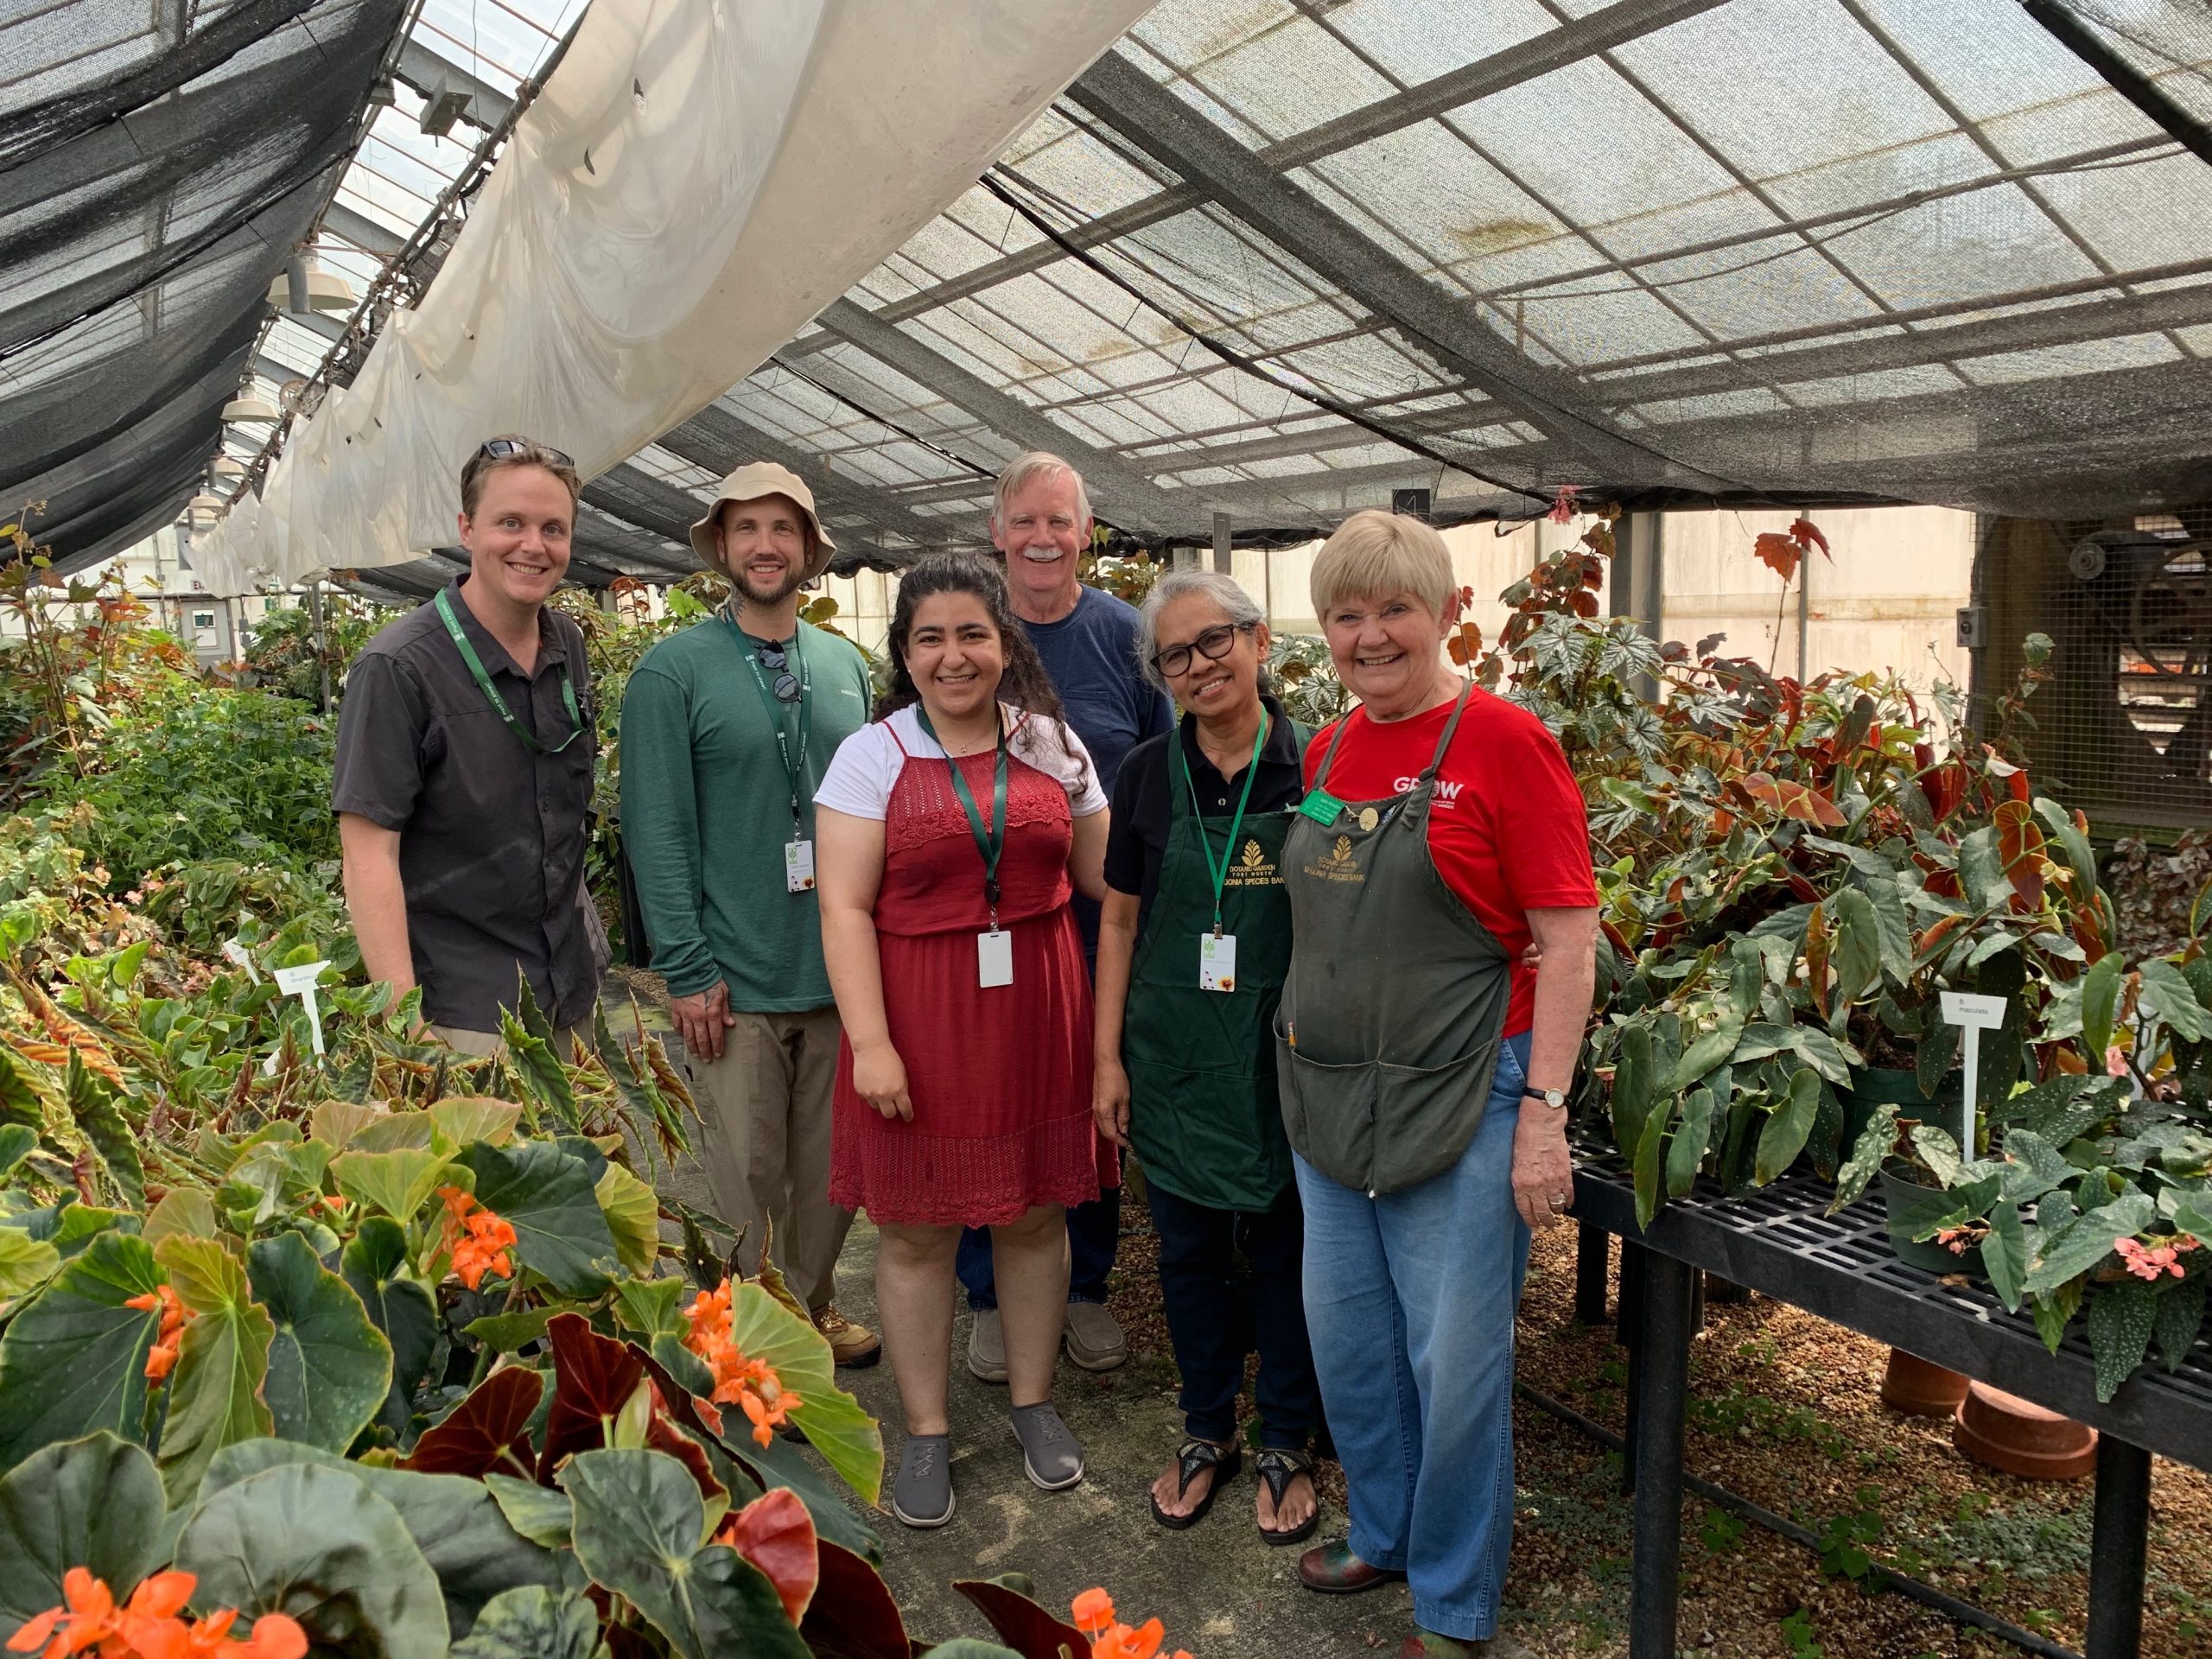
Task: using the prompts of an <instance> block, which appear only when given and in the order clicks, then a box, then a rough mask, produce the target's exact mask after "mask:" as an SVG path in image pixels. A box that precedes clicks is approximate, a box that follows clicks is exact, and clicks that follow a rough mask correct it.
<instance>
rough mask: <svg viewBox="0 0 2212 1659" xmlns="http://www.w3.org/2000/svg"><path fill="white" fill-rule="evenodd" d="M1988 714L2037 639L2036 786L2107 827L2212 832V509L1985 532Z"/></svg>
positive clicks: (2043, 522)
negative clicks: (2046, 652) (2043, 671)
mask: <svg viewBox="0 0 2212 1659" xmlns="http://www.w3.org/2000/svg"><path fill="white" fill-rule="evenodd" d="M1979 535H1980V550H1979V556H1978V562H1977V567H1978V571H1979V575H1978V579H1977V584H1976V586H1977V590H1978V594H1979V599H1980V604H1979V606H1978V607H1977V608H1978V611H1979V613H1980V618H1981V619H1982V626H1986V628H1987V630H1988V633H1989V638H1988V644H1987V646H1986V649H1984V650H1983V651H1982V652H1980V653H1979V661H1980V667H1979V669H1978V671H1977V677H1976V691H1977V693H1978V695H1979V698H1980V702H1981V704H1982V706H1983V707H1984V708H1985V709H1991V708H1993V705H1994V699H1995V698H1996V697H1997V696H2000V695H2001V694H2002V693H2003V692H2004V690H2005V689H2006V688H2007V687H2008V686H2010V685H2011V684H2012V682H2013V681H2014V680H2015V679H2016V678H2017V677H2018V673H2019V671H2020V669H2021V666H2022V663H2023V650H2022V645H2023V641H2024V640H2025V639H2026V638H2027V636H2028V634H2029V633H2030V632H2040V633H2043V634H2045V635H2047V636H2048V637H2049V638H2050V641H2051V653H2050V661H2049V663H2048V664H2047V667H2048V670H2049V671H2050V675H2051V678H2050V680H2049V681H2048V682H2047V683H2044V684H2043V685H2041V686H2039V687H2038V688H2037V690H2036V692H2035V694H2034V695H2033V696H2031V698H2030V700H2029V702H2028V704H2027V709H2028V713H2029V715H2030V717H2031V720H2032V721H2033V722H2034V723H2033V725H2032V727H2031V728H2028V729H2027V730H2025V731H2024V733H2023V737H2024V742H2025V744H2026V747H2027V749H2028V753H2029V755H2030V757H2031V760H2033V762H2034V765H2035V769H2036V772H2037V782H2038V785H2039V786H2041V787H2044V788H2046V789H2049V790H2050V791H2051V792H2052V793H2054V794H2056V796H2058V797H2059V798H2062V799H2063V800H2065V801H2067V802H2068V803H2069V804H2072V805H2076V806H2080V807H2081V808H2082V809H2083V810H2086V811H2088V812H2089V813H2090V814H2091V816H2092V817H2095V818H2096V819H2098V820H2099V823H2100V827H2120V826H2137V827H2145V828H2158V827H2195V826H2205V825H2212V507H2190V508H2183V509H2180V510H2178V511H2166V510H2160V511H2157V512H2144V513H2140V514H2134V515H2128V516H2124V517H2114V518H2069V519H2038V520H2028V519H2005V518H1984V519H1982V520H1981V521H1980V532H1979Z"/></svg>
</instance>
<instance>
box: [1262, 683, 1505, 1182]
mask: <svg viewBox="0 0 2212 1659" xmlns="http://www.w3.org/2000/svg"><path fill="white" fill-rule="evenodd" d="M1466 706H1467V692H1466V690H1461V692H1460V693H1459V701H1458V702H1456V703H1455V704H1453V705H1452V715H1451V718H1450V719H1449V720H1447V721H1445V723H1444V734H1443V736H1442V737H1440V739H1438V740H1437V745H1436V753H1434V754H1433V756H1431V757H1430V759H1429V763H1428V768H1427V771H1425V772H1422V773H1421V776H1420V777H1418V778H1416V779H1414V784H1413V787H1412V788H1410V789H1408V791H1406V792H1405V793H1404V794H1402V795H1395V796H1390V797H1389V798H1385V799H1383V800H1379V801H1349V802H1345V803H1344V804H1343V805H1342V808H1341V810H1336V811H1333V812H1332V811H1331V810H1330V809H1329V807H1328V806H1327V804H1326V803H1325V801H1317V795H1316V791H1308V792H1307V794H1306V807H1305V809H1304V810H1302V811H1301V812H1300V816H1299V817H1298V818H1297V821H1296V823H1294V826H1293V828H1292V829H1291V833H1290V837H1289V841H1288V844H1287V847H1286V848H1285V849H1284V854H1283V878H1284V884H1285V889H1286V891H1287V893H1288V894H1289V898H1290V911H1291V916H1292V918H1293V923H1294V927H1295V930H1296V932H1297V938H1298V948H1297V950H1295V951H1294V953H1293V954H1292V957H1291V962H1290V974H1289V978H1288V982H1287V984H1286V986H1285V988H1284V990H1283V995H1282V1005H1281V1014H1280V1015H1279V1016H1278V1020H1277V1024H1276V1027H1275V1037H1276V1047H1277V1055H1278V1061H1279V1066H1280V1072H1281V1084H1282V1091H1281V1092H1282V1116H1283V1128H1284V1129H1285V1130H1286V1132H1287V1134H1288V1135H1289V1139H1290V1144H1291V1146H1292V1147H1294V1149H1295V1150H1296V1151H1297V1153H1298V1155H1299V1156H1300V1157H1301V1158H1303V1159H1305V1160H1306V1162H1308V1163H1309V1164H1312V1165H1313V1166H1314V1167H1315V1168H1316V1169H1318V1170H1319V1171H1320V1172H1321V1173H1323V1174H1324V1175H1326V1176H1327V1177H1328V1178H1329V1179H1331V1180H1332V1181H1336V1182H1338V1184H1339V1185H1344V1186H1349V1187H1354V1188H1357V1189H1359V1190H1361V1191H1363V1192H1366V1193H1367V1194H1368V1195H1369V1196H1370V1198H1371V1197H1374V1196H1376V1194H1378V1193H1383V1192H1396V1191H1398V1190H1399V1189H1400V1188H1402V1187H1408V1186H1411V1185H1414V1183H1415V1182H1418V1181H1425V1180H1427V1179H1429V1178H1430V1177H1431V1176H1433V1175H1437V1174H1440V1173H1442V1172H1443V1171H1445V1170H1447V1169H1449V1168H1451V1167H1452V1165H1454V1164H1455V1163H1457V1162H1459V1155H1460V1154H1462V1153H1463V1152H1465V1150H1466V1149H1467V1143H1468V1142H1469V1141H1471V1140H1472V1139H1473V1138H1474V1134H1475V1129H1476V1128H1477V1126H1478V1125H1479V1124H1480V1123H1481V1122H1482V1118H1483V1109H1484V1106H1485V1105H1486V1104H1487V1103H1488V1101H1489V1097H1490V1085H1491V1072H1492V1071H1494V1070H1495V1069H1496V1067H1497V1047H1498V1039H1499V1037H1500V1036H1501V1034H1502V1033H1503V1027H1504V1024H1505V1010H1506V1004H1507V1002H1508V1001H1509V1000H1510V995H1511V991H1512V981H1511V969H1512V959H1511V958H1510V956H1509V955H1508V954H1507V952H1506V950H1505V947H1504V946H1503V945H1502V944H1499V943H1498V942H1497V938H1495V937H1494V936H1493V935H1492V934H1491V931H1490V930H1489V929H1488V928H1486V927H1484V925H1482V923H1481V922H1480V921H1478V919H1476V918H1475V916H1474V915H1473V914H1472V913H1471V912H1470V911H1469V910H1468V909H1467V906H1465V904H1464V903H1462V902H1461V901H1460V899H1459V895H1458V894H1457V893H1453V892H1452V890H1451V888H1449V887H1446V885H1445V883H1444V878H1443V877H1442V876H1440V875H1439V874H1437V871H1436V862H1435V861H1434V860H1433V858H1432V857H1431V856H1430V855H1429V850H1428V834H1427V829H1428V814H1429V810H1430V804H1431V802H1432V800H1433V798H1434V795H1435V791H1436V770H1437V768H1438V766H1440V765H1442V764H1443V760H1444V755H1445V752H1446V749H1448V748H1449V747H1451V743H1452V734H1453V733H1454V732H1456V731H1457V730H1458V729H1459V716H1460V715H1461V714H1462V713H1464V712H1465V709H1466ZM1350 725H1351V720H1350V718H1349V717H1347V718H1346V719H1344V720H1343V721H1338V725H1337V732H1336V736H1335V737H1334V738H1333V739H1332V741H1331V742H1330V744H1329V752H1328V753H1327V754H1326V755H1325V756H1324V757H1323V759H1322V761H1321V766H1320V770H1319V772H1316V773H1315V774H1314V776H1315V779H1317V782H1318V784H1319V787H1320V788H1321V789H1324V790H1325V789H1326V787H1327V785H1328V778H1329V766H1330V763H1331V762H1332V761H1333V760H1335V759H1336V755H1337V745H1338V743H1341V742H1342V741H1344V729H1345V728H1346V727H1348V726H1350ZM1317 812H1319V813H1321V814H1324V815H1325V816H1327V817H1328V818H1329V820H1330V821H1329V822H1328V823H1322V822H1320V821H1319V819H1318V818H1317V817H1315V816H1314V814H1315V813H1317Z"/></svg>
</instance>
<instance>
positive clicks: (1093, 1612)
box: [1068, 1585, 1114, 1636]
mask: <svg viewBox="0 0 2212 1659" xmlns="http://www.w3.org/2000/svg"><path fill="white" fill-rule="evenodd" d="M1068 1611H1069V1612H1070V1613H1071V1615H1072V1616H1073V1618H1074V1619H1075V1627H1076V1629H1077V1630H1081V1631H1082V1632H1083V1633H1084V1635H1085V1636H1096V1635H1097V1634H1098V1632H1099V1631H1101V1630H1104V1629H1105V1628H1106V1627H1107V1626H1108V1625H1109V1624H1112V1623H1113V1622H1114V1598H1113V1597H1111V1596H1109V1595H1108V1594H1107V1593H1106V1592H1105V1591H1103V1590H1102V1589H1100V1588H1099V1587H1098V1586H1096V1585H1093V1586H1091V1587H1090V1589H1088V1590H1086V1591H1084V1592H1083V1593H1082V1594H1081V1595H1079V1596H1077V1598H1076V1599H1075V1605H1073V1606H1072V1607H1071V1608H1070V1609H1069V1610H1068Z"/></svg>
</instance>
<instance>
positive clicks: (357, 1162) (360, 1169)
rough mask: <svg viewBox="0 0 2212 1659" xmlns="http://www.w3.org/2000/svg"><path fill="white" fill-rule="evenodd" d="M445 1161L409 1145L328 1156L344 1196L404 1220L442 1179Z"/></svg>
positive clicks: (418, 1207) (425, 1202) (422, 1203)
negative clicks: (387, 1149)
mask: <svg viewBox="0 0 2212 1659" xmlns="http://www.w3.org/2000/svg"><path fill="white" fill-rule="evenodd" d="M446 1161H447V1160H446V1159H445V1158H444V1157H443V1156H442V1155H441V1154H437V1153H435V1152H429V1151H427V1150H423V1149H420V1148H416V1147H397V1148H395V1149H394V1150H392V1151H390V1152H360V1151H352V1152H341V1153H340V1154H338V1156H336V1157H335V1158H334V1159H332V1160H330V1173H331V1176H332V1178H333V1179H334V1180H336V1181H337V1183H338V1190H339V1191H340V1192H343V1193H344V1194H345V1195H346V1197H347V1198H356V1199H359V1201H360V1202H362V1203H364V1204H367V1205H373V1206H374V1207H375V1208H377V1209H378V1210H381V1211H384V1212H385V1214H386V1215H387V1216H390V1217H391V1218H392V1219H393V1220H394V1221H397V1222H400V1223H402V1224H404V1223H407V1222H410V1221H412V1220H414V1218H415V1214H416V1211H419V1210H420V1209H422V1207H423V1205H426V1204H428V1203H429V1201H430V1195H431V1194H432V1193H433V1192H436V1191H437V1190H438V1187H439V1185H440V1184H441V1183H442V1182H443V1181H444V1179H445V1170H446Z"/></svg>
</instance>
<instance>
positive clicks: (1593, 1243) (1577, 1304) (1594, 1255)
mask: <svg viewBox="0 0 2212 1659" xmlns="http://www.w3.org/2000/svg"><path fill="white" fill-rule="evenodd" d="M1612 1256H1613V1236H1612V1235H1611V1233H1609V1232H1607V1231H1606V1230H1605V1229H1604V1228H1602V1227H1600V1226H1598V1225H1597V1224H1594V1223H1592V1222H1587V1221H1581V1222H1577V1223H1576V1224H1575V1226H1574V1317H1575V1319H1577V1320H1579V1321H1580V1323H1582V1324H1584V1325H1603V1324H1604V1323H1605V1288H1606V1287H1605V1276H1606V1273H1607V1271H1608V1269H1610V1268H1611V1266H1612Z"/></svg>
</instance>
